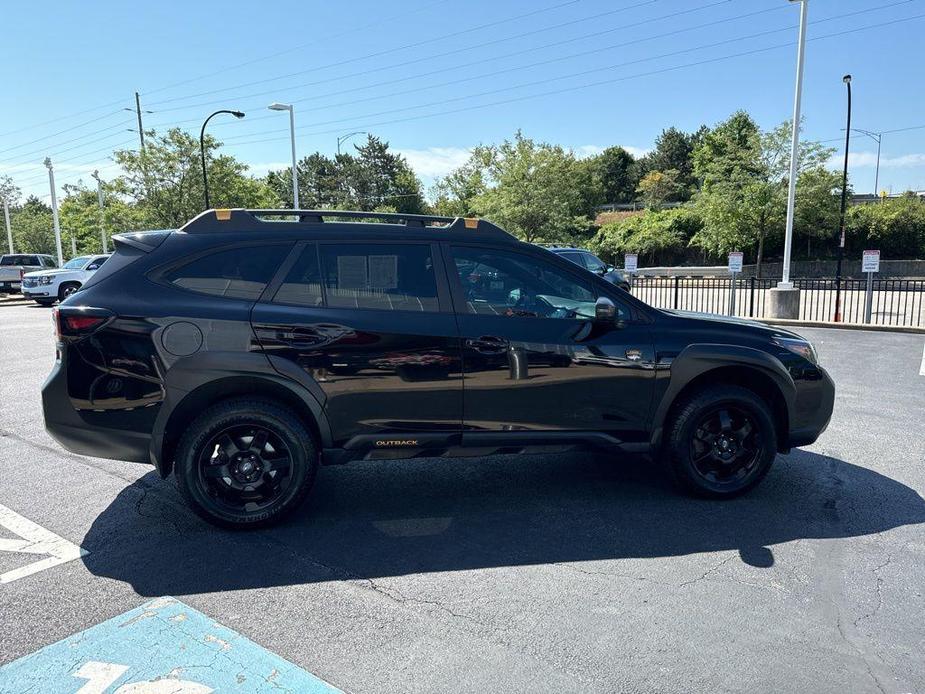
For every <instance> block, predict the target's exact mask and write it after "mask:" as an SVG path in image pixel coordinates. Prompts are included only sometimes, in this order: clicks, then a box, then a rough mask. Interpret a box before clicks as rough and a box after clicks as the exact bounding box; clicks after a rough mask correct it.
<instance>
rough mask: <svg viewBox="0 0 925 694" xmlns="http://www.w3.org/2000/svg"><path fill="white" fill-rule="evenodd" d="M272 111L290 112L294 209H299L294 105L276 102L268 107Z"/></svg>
mask: <svg viewBox="0 0 925 694" xmlns="http://www.w3.org/2000/svg"><path fill="white" fill-rule="evenodd" d="M267 108H268V109H270V110H271V111H289V139H290V141H291V143H292V209H294V210H297V209H299V164H298V160H297V159H296V154H295V109H294V108H292V104H281V103H279V102H278V101H274V102H273V103H272V104H270V105H269V106H267Z"/></svg>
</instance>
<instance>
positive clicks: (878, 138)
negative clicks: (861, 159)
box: [854, 128, 883, 199]
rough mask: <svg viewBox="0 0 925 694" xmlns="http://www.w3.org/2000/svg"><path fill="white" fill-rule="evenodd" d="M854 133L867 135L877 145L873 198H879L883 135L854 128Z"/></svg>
mask: <svg viewBox="0 0 925 694" xmlns="http://www.w3.org/2000/svg"><path fill="white" fill-rule="evenodd" d="M854 132H856V133H861V134H862V135H867V137H869V138H870V139H871V140H873V141H874V142H876V143H877V168H876V171H875V172H874V197H876V198H878V199H879V198H880V142H881V141H882V140H883V133H875V132H871V131H870V130H863V129H862V128H854Z"/></svg>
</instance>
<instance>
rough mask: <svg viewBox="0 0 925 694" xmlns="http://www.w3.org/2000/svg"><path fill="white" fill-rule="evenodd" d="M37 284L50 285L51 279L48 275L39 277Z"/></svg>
mask: <svg viewBox="0 0 925 694" xmlns="http://www.w3.org/2000/svg"><path fill="white" fill-rule="evenodd" d="M39 284H51V277H49V276H48V275H43V276H42V277H39Z"/></svg>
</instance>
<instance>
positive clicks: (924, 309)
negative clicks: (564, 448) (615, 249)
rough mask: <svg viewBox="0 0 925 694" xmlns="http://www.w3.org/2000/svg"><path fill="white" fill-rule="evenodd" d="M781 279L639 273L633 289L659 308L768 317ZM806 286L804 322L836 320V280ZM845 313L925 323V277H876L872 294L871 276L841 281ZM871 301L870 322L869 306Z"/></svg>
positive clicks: (879, 321) (860, 319)
mask: <svg viewBox="0 0 925 694" xmlns="http://www.w3.org/2000/svg"><path fill="white" fill-rule="evenodd" d="M777 282H778V280H776V279H771V278H761V279H758V278H756V277H747V278H738V279H736V280H735V287H734V288H733V286H732V283H733V280H732V278H725V277H716V278H709V277H702V278H701V277H636V278H633V285H632V293H633V295H634V296H636V297H638V298H639V299H641V300H642V301H645V302H646V303H647V304H649V305H651V306H655V307H656V308H670V309H679V310H682V311H700V312H703V313H717V314H723V315H735V316H740V317H742V318H758V319H760V318H769V317H770V316H768V315H767V307H768V299H767V295H768V290H769V289H771V288H772V287H776V286H777ZM793 284H794V286H795V287H797V288H798V289H800V290H801V295H800V320H811V321H832V320H834V316H835V295H836V286H835V280H834V279H795V280H793ZM840 285H841V316H842V321H843V322H846V323H848V322H851V323H870V324H872V325H899V326H910V327H923V326H925V280H902V279H895V280H894V279H883V280H873V281H872V283H871V291H870V294H869V298H868V292H867V280H856V279H842V280H841V282H840ZM868 301H869V302H870V320H869V321H868V320H865V309H866V306H867V302H868Z"/></svg>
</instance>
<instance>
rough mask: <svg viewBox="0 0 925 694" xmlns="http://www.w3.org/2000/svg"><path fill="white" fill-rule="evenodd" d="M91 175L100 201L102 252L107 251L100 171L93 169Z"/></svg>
mask: <svg viewBox="0 0 925 694" xmlns="http://www.w3.org/2000/svg"><path fill="white" fill-rule="evenodd" d="M91 176H92V177H93V178H95V179H96V197H97V198H98V199H99V202H100V238H101V239H102V241H103V253H108V252H109V251H108V250H107V249H106V207H105V205H104V203H103V181H102V180H100V172H99V171H94V172H93V173H92V174H91Z"/></svg>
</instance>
